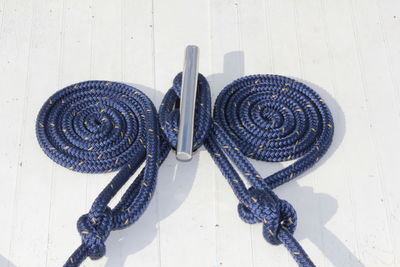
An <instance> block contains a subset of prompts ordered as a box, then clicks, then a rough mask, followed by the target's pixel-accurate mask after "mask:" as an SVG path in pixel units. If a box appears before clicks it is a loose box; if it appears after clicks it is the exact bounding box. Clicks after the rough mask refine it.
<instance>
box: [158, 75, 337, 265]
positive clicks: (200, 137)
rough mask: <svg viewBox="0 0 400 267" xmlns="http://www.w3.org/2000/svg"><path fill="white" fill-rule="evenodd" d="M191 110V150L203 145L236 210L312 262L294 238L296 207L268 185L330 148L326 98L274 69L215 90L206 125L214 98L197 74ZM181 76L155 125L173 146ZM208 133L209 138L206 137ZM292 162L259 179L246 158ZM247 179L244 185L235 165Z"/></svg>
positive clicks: (296, 256) (273, 185) (297, 172)
mask: <svg viewBox="0 0 400 267" xmlns="http://www.w3.org/2000/svg"><path fill="white" fill-rule="evenodd" d="M199 77H200V79H199V85H198V95H197V99H196V102H197V105H196V111H195V116H196V119H195V122H196V125H195V136H194V140H195V141H194V150H195V149H197V148H198V147H199V146H201V144H203V143H204V145H205V146H206V148H207V150H208V151H209V153H210V154H211V156H212V158H213V159H214V161H215V163H216V164H217V165H218V167H219V169H220V170H221V172H222V174H223V175H224V176H225V178H226V179H227V181H228V182H229V184H230V186H231V187H232V189H233V191H234V193H235V195H236V196H237V197H238V199H239V201H240V204H239V205H238V212H239V216H240V218H241V219H242V220H243V221H245V222H246V223H259V222H261V223H263V235H264V237H265V239H266V240H267V241H268V242H269V243H271V244H274V245H278V244H281V243H283V244H284V245H285V247H286V248H287V249H288V250H289V251H290V253H291V255H292V256H293V258H294V259H295V260H296V262H297V263H298V265H299V266H303V267H311V266H314V264H313V263H312V261H311V260H310V258H309V257H308V255H307V254H306V252H305V251H304V250H303V249H302V247H301V246H300V244H299V243H298V242H297V241H296V239H295V238H294V237H293V233H294V231H295V229H296V225H297V215H296V211H295V210H294V208H293V207H292V206H291V205H290V204H289V203H288V202H287V201H285V200H281V199H280V198H279V197H278V196H277V195H276V194H275V193H274V192H273V191H272V189H274V188H276V187H277V186H279V185H281V184H283V183H286V182H288V181H290V180H292V179H294V178H295V177H297V176H299V175H300V174H301V173H303V172H304V171H306V170H307V169H309V168H310V167H311V166H313V165H314V164H315V163H316V162H317V161H318V160H319V159H320V158H321V157H322V156H323V155H324V154H325V152H326V151H327V149H328V147H329V146H330V144H331V141H332V136H333V119H332V116H331V113H330V111H329V109H328V107H327V106H326V105H325V103H324V101H323V99H322V98H321V97H319V96H318V94H317V93H316V92H314V91H313V90H312V89H311V88H309V87H308V86H306V85H305V84H303V83H300V82H297V81H295V80H293V79H290V78H287V77H283V76H277V75H254V76H247V77H243V78H240V79H238V80H236V81H234V82H232V83H231V84H229V85H228V86H226V87H225V88H224V89H223V90H222V92H221V93H220V94H219V96H218V98H217V100H216V103H215V106H214V115H213V125H212V127H211V128H210V130H209V127H210V119H211V115H210V109H211V104H210V103H211V96H210V92H209V86H208V83H207V81H206V80H205V79H204V78H203V76H201V75H200V76H199ZM179 91H180V75H178V76H177V77H176V78H175V80H174V84H173V87H172V88H171V89H170V90H169V91H168V92H167V94H166V96H165V97H164V100H163V101H162V104H161V107H160V112H159V113H160V124H161V126H162V129H163V131H164V133H165V136H167V139H168V140H169V142H170V143H171V144H172V145H173V146H175V144H176V138H177V132H178V125H179V124H178V122H179V107H178V106H177V105H176V102H177V101H178V97H179ZM204 137H206V138H204ZM247 157H249V158H253V159H257V160H263V161H269V162H281V161H287V160H294V159H297V161H295V162H294V163H293V164H292V165H290V166H288V167H286V168H284V169H283V170H281V171H278V172H277V173H274V174H273V175H271V176H268V177H265V178H263V177H261V176H260V174H259V173H258V172H257V171H256V170H255V169H254V167H253V166H252V164H251V163H250V162H249V160H248V159H247ZM234 166H236V168H237V169H239V170H240V172H241V173H242V175H243V176H244V177H246V179H247V180H248V181H249V182H250V184H251V187H250V188H246V186H245V183H244V182H243V180H242V178H241V176H240V175H239V173H238V172H237V171H236V170H235V167H234Z"/></svg>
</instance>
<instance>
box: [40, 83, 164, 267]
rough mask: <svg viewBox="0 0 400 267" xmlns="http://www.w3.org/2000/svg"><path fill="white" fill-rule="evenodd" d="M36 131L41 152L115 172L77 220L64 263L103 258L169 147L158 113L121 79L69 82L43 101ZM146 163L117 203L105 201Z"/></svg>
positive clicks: (77, 167) (147, 194)
mask: <svg viewBox="0 0 400 267" xmlns="http://www.w3.org/2000/svg"><path fill="white" fill-rule="evenodd" d="M36 133H37V138H38V141H39V144H40V146H41V147H42V149H43V150H44V152H45V153H46V154H47V155H48V156H49V157H50V158H51V159H53V160H54V161H55V162H57V163H58V164H60V165H62V166H64V167H66V168H68V169H71V170H74V171H78V172H84V173H101V172H111V171H113V170H118V169H119V172H118V173H117V174H116V175H115V177H114V178H113V179H112V181H111V182H110V183H109V184H108V185H107V186H106V187H105V188H104V190H103V191H102V192H101V193H100V194H99V196H98V197H97V198H96V200H95V201H94V203H93V205H92V207H91V209H90V211H89V212H88V213H87V214H84V215H83V216H81V217H80V218H79V220H78V223H77V228H78V231H79V234H80V235H81V239H82V244H81V245H80V246H79V247H78V249H76V250H75V252H74V253H73V254H72V256H71V257H69V258H68V260H67V262H66V263H65V265H64V266H68V267H74V266H79V265H80V264H81V263H82V262H83V261H84V260H85V259H86V257H90V258H91V259H98V258H101V257H102V256H103V255H104V254H105V251H106V248H105V245H104V242H105V240H106V239H107V237H108V235H109V234H110V232H111V231H112V230H116V229H122V228H125V227H127V226H129V225H131V224H132V223H134V222H135V221H136V220H137V219H138V218H139V217H140V216H141V215H142V214H143V212H144V211H145V209H146V207H147V206H148V204H149V202H150V200H151V198H152V195H153V192H154V189H155V185H156V178H157V172H158V166H159V165H160V164H161V162H162V161H163V160H164V159H165V157H166V156H167V154H168V152H169V149H170V147H169V146H168V145H167V144H166V143H165V141H163V140H164V139H161V138H160V136H159V124H158V119H157V113H156V110H155V107H154V105H153V103H152V102H151V100H150V99H149V98H147V96H146V95H144V94H143V93H142V92H140V91H139V90H137V89H135V88H133V87H131V86H128V85H125V84H121V83H115V82H108V81H87V82H82V83H77V84H75V85H71V86H68V87H66V88H64V89H62V90H60V91H58V92H56V93H55V94H54V95H53V96H51V97H50V98H49V99H48V100H47V102H46V103H45V104H44V105H43V107H42V109H41V110H40V112H39V115H38V117H37V122H36ZM143 162H145V167H144V168H143V169H142V171H141V172H140V173H139V175H138V176H137V177H136V179H135V180H134V182H133V183H132V184H131V185H130V186H129V188H128V189H127V191H126V192H125V194H124V195H123V196H122V198H121V200H120V202H119V203H118V204H117V205H116V206H115V207H114V208H113V209H111V208H110V207H108V203H109V202H110V200H111V199H112V198H113V197H114V196H115V194H116V193H117V192H118V191H119V190H120V189H121V187H122V186H123V185H124V184H125V183H126V182H127V180H128V179H129V178H130V176H132V175H133V174H134V173H135V171H136V170H138V168H139V167H140V166H141V165H142V163H143Z"/></svg>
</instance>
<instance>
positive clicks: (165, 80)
mask: <svg viewBox="0 0 400 267" xmlns="http://www.w3.org/2000/svg"><path fill="white" fill-rule="evenodd" d="M171 4H172V6H171ZM208 8H209V7H208V2H207V1H175V2H174V3H171V2H167V1H158V0H157V1H154V40H155V78H156V79H155V81H156V89H157V91H160V92H163V93H165V92H166V91H167V90H168V89H169V88H170V87H171V85H172V80H173V78H174V77H175V75H176V74H177V73H179V72H181V71H182V69H183V57H184V49H185V47H186V46H187V45H190V44H192V45H197V46H199V47H200V59H199V69H200V72H201V73H203V74H204V75H207V74H208V73H209V57H210V49H209V46H208V45H209V27H210V26H209V21H208ZM156 102H157V104H159V102H160V99H158V100H157V101H156ZM200 164H201V165H200ZM204 166H213V163H212V162H211V158H210V157H209V156H208V155H207V152H205V151H204V149H201V150H200V152H197V153H196V154H195V155H194V158H193V160H192V161H191V162H188V163H178V162H177V161H176V159H175V155H174V154H173V153H170V155H169V157H168V159H167V161H166V162H165V163H164V164H163V166H162V167H161V169H160V176H159V184H158V189H157V192H158V212H159V220H161V221H160V226H159V227H160V231H159V235H160V253H161V254H160V265H162V266H165V267H168V266H171V267H172V266H184V265H190V266H216V263H215V252H216V248H215V232H214V228H215V224H216V223H215V211H214V204H215V203H214V198H213V192H214V180H213V179H212V177H213V176H212V174H213V171H214V167H211V168H210V167H207V168H204ZM210 174H211V175H210ZM199 251H201V252H200V253H199ZM205 255H207V256H205Z"/></svg>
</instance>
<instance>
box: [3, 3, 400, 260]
mask: <svg viewBox="0 0 400 267" xmlns="http://www.w3.org/2000/svg"><path fill="white" fill-rule="evenodd" d="M188 44H196V45H198V46H199V47H200V49H201V50H200V53H201V57H200V71H201V72H202V73H203V74H204V75H206V76H207V78H208V79H209V81H210V84H211V87H212V92H213V97H214V99H215V96H216V95H217V94H218V92H219V91H220V90H221V89H222V88H223V86H224V85H226V84H227V83H228V82H230V81H232V80H233V79H234V78H238V77H240V76H243V75H247V74H255V73H276V74H282V75H287V76H291V77H295V78H296V79H299V80H302V81H305V82H307V83H308V84H311V85H312V86H313V88H315V89H316V90H317V91H318V92H319V93H320V94H321V95H322V96H323V97H324V98H325V99H326V101H327V103H328V105H329V107H330V108H331V110H332V112H333V116H334V118H335V126H336V135H335V137H334V143H333V145H332V148H331V149H330V150H329V153H328V155H327V156H326V157H325V160H323V161H322V162H321V163H320V164H319V165H318V166H317V167H316V168H314V169H313V170H312V171H310V172H308V173H307V174H305V175H303V176H302V177H300V178H298V179H296V180H295V181H292V182H291V183H289V184H286V185H284V186H282V187H280V188H279V189H278V190H277V193H278V195H279V196H280V197H282V198H284V199H287V200H289V201H290V202H291V203H292V204H293V206H294V207H295V208H296V210H297V212H298V216H299V223H298V229H297V232H296V234H295V236H296V237H297V238H298V239H299V240H300V242H301V244H302V245H303V246H304V248H305V249H306V251H307V252H308V253H309V254H310V256H311V258H312V259H313V260H314V262H315V263H316V264H317V266H371V267H379V266H400V259H399V257H400V194H399V189H400V177H399V173H400V163H399V159H400V158H399V151H400V138H399V132H400V105H399V104H400V75H399V74H400V1H398V0H301V1H300V0H266V1H258V0H237V1H232V0H215V1H213V0H193V1H183V0H181V1H178V0H168V1H164V0H152V1H149V0H132V1H131V0H113V1H106V0H37V1H35V0H0V121H1V124H2V127H1V131H0V148H1V150H0V167H1V168H0V266H1V267H14V266H18V267H20V266H21V267H39V266H40V267H41V266H48V267H53V266H61V265H62V264H63V262H64V261H65V260H66V259H67V258H68V256H69V255H70V253H71V252H72V251H73V250H74V249H75V248H76V247H77V246H78V245H79V244H80V237H79V234H78V233H77V231H76V227H75V224H76V220H77V219H78V217H79V216H80V215H81V214H83V213H85V212H87V210H88V208H89V207H90V204H91V203H92V201H93V199H94V198H95V197H96V196H97V194H98V193H99V192H100V190H101V189H102V188H103V187H104V185H105V184H106V183H107V181H109V180H110V178H111V177H112V175H113V174H107V175H106V174H104V175H85V174H78V173H75V172H72V171H69V170H66V169H64V168H62V167H60V166H58V165H56V164H54V163H53V162H52V161H51V160H50V159H48V158H47V157H46V156H45V155H44V153H43V152H42V151H41V149H40V147H39V145H38V144H37V141H36V136H35V118H36V115H37V113H38V111H39V108H40V107H41V105H42V103H43V102H44V101H45V100H46V99H47V97H48V96H50V95H51V94H52V93H53V92H55V91H56V90H58V89H60V88H62V87H64V86H66V85H69V84H71V83H74V82H78V81H83V80H89V79H102V80H115V81H122V82H126V83H130V84H134V85H136V86H137V87H138V88H139V89H141V90H142V91H144V92H145V93H147V94H148V96H149V97H150V98H151V99H153V100H154V102H155V103H156V105H157V106H158V105H159V103H160V101H161V98H162V96H163V94H164V92H165V91H166V90H167V89H168V88H169V87H170V85H171V81H172V79H173V77H174V76H175V74H176V73H177V72H179V71H181V69H182V63H183V51H184V47H185V46H186V45H188ZM256 166H257V169H259V170H260V172H261V173H263V174H265V175H267V174H269V173H272V172H274V171H276V170H278V169H280V168H282V164H269V163H256ZM236 206H237V201H236V199H235V197H234V196H233V194H232V192H231V190H230V188H229V187H228V184H227V183H226V182H225V180H224V178H223V176H222V175H221V174H220V172H219V170H218V169H217V167H216V166H215V165H214V163H213V162H212V160H211V158H210V157H209V155H208V154H207V152H206V151H205V150H204V149H202V150H201V151H200V152H199V153H197V154H196V156H195V158H194V160H193V161H192V162H190V163H184V164H182V163H181V164H179V163H177V162H176V160H175V157H174V155H172V154H171V155H170V157H169V159H168V160H167V161H166V163H165V164H164V165H163V166H162V168H161V170H160V175H159V184H158V189H157V193H156V194H155V197H154V200H153V201H152V204H151V206H150V207H149V209H148V210H147V211H146V213H145V215H144V216H143V217H142V218H141V219H140V221H139V222H138V223H136V224H135V225H133V226H131V227H130V228H128V229H126V230H123V231H118V232H112V234H111V235H110V237H109V239H108V241H107V243H106V245H107V254H106V257H104V258H103V259H101V260H98V261H90V260H87V261H86V262H85V264H84V266H107V267H116V266H145V267H160V266H162V267H176V266H191V267H205V266H209V267H217V266H218V267H220V266H227V267H236V266H237V267H239V266H240V267H243V266H245V267H262V266H285V267H286V266H296V265H295V263H294V261H293V260H292V259H291V257H290V255H289V254H288V252H287V251H286V249H285V248H284V247H282V246H279V247H273V246H271V245H269V244H267V243H266V242H265V241H264V239H263V237H262V234H261V225H253V226H250V225H247V224H245V223H243V222H242V221H241V220H240V219H239V217H238V216H237V212H236Z"/></svg>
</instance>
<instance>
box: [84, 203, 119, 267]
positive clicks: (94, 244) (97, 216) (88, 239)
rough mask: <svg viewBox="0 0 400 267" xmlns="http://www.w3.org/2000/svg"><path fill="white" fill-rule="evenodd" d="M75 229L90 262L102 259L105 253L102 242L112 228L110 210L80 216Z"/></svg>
mask: <svg viewBox="0 0 400 267" xmlns="http://www.w3.org/2000/svg"><path fill="white" fill-rule="evenodd" d="M77 227H78V231H79V234H80V235H81V238H82V244H83V246H84V247H85V248H86V251H87V255H88V256H89V257H90V258H91V259H92V260H95V259H99V258H101V257H103V256H104V254H105V253H106V246H105V245H104V242H105V240H106V239H107V237H108V235H109V234H110V232H111V230H112V228H113V227H112V212H111V209H110V208H109V207H107V208H106V209H105V210H104V211H91V212H89V213H88V214H85V215H82V216H81V217H80V218H79V220H78V223H77Z"/></svg>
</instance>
